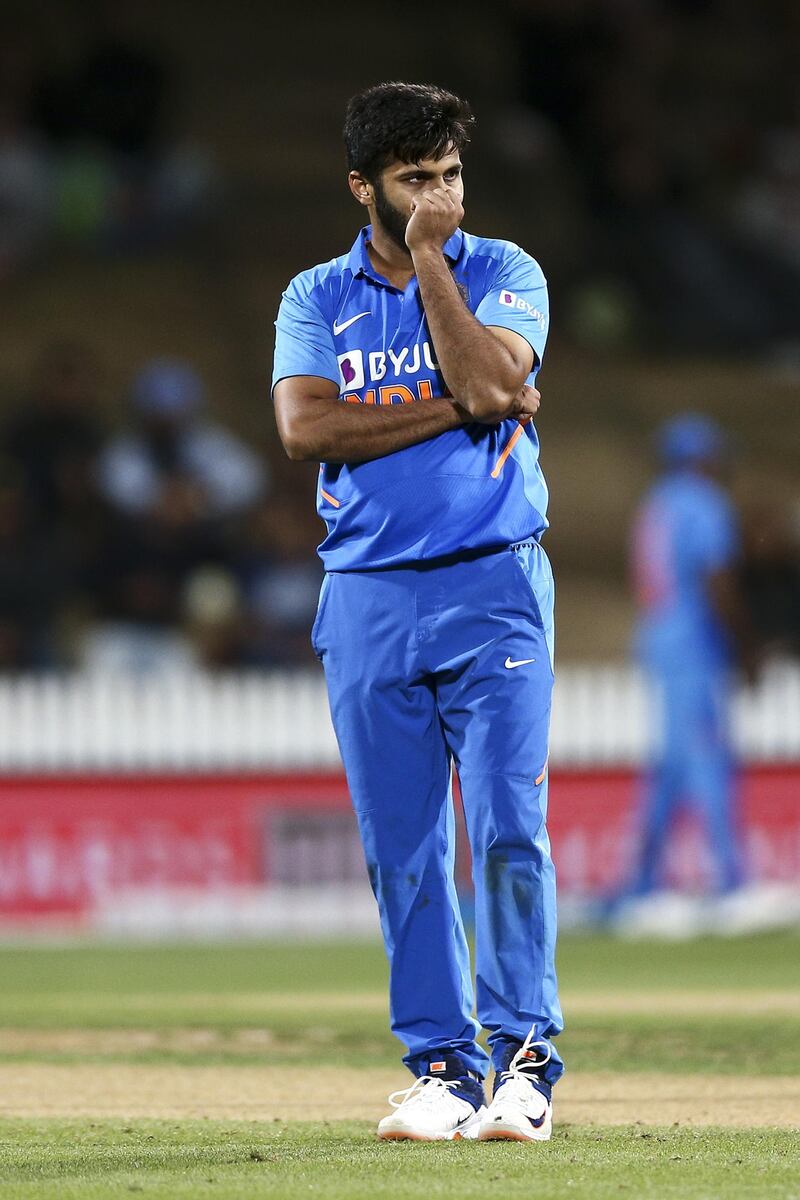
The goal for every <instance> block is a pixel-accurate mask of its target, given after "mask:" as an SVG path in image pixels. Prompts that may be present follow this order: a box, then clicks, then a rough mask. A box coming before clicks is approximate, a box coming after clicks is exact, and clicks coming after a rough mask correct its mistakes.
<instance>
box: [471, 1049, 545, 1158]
mask: <svg viewBox="0 0 800 1200" xmlns="http://www.w3.org/2000/svg"><path fill="white" fill-rule="evenodd" d="M537 1045H538V1046H543V1047H544V1048H545V1050H546V1057H545V1058H543V1059H542V1058H538V1059H537V1056H536V1051H535V1050H534V1046H537ZM549 1058H550V1047H549V1046H548V1045H547V1043H546V1042H536V1041H534V1040H533V1039H532V1038H531V1037H528V1038H527V1039H526V1040H525V1042H524V1043H523V1045H522V1046H520V1048H519V1050H518V1051H517V1053H516V1054H515V1055H514V1057H513V1058H512V1060H511V1062H510V1063H509V1066H508V1070H507V1071H503V1072H502V1073H501V1075H500V1079H499V1081H498V1083H497V1084H496V1090H495V1093H494V1099H493V1100H492V1102H491V1104H490V1105H489V1107H488V1109H487V1110H486V1115H485V1116H484V1118H483V1121H482V1122H481V1127H480V1130H479V1131H478V1137H479V1139H480V1141H482V1142H494V1141H510V1142H547V1141H549V1140H550V1134H551V1133H552V1132H553V1104H552V1101H550V1100H548V1099H547V1097H546V1096H543V1095H542V1093H541V1092H540V1091H539V1090H538V1088H536V1087H535V1086H534V1084H533V1081H532V1079H531V1071H532V1068H534V1067H536V1068H539V1067H543V1066H544V1064H545V1063H546V1062H547V1061H548V1059H549Z"/></svg>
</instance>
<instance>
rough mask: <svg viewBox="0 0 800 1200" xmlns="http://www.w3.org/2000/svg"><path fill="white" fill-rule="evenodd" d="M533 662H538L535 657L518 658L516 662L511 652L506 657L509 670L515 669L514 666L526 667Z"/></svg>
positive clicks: (506, 665)
mask: <svg viewBox="0 0 800 1200" xmlns="http://www.w3.org/2000/svg"><path fill="white" fill-rule="evenodd" d="M532 662H536V659H535V658H518V659H517V661H516V662H514V661H513V660H512V658H511V655H510V654H509V656H508V658H507V659H506V661H505V663H504V666H505V668H506V670H507V671H513V670H514V667H524V666H526V665H527V664H528V663H532Z"/></svg>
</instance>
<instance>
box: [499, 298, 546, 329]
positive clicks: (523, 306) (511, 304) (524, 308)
mask: <svg viewBox="0 0 800 1200" xmlns="http://www.w3.org/2000/svg"><path fill="white" fill-rule="evenodd" d="M499 300H500V303H501V304H504V305H505V307H506V308H518V309H519V310H520V312H525V313H527V314H528V316H529V317H533V319H534V321H535V322H536V324H537V325H538V326H539V328H540V329H542V330H543V329H544V327H545V325H546V324H547V318H546V317H545V315H544V313H543V312H540V311H539V309H538V308H535V307H534V306H533V305H532V304H528V301H527V300H523V298H522V296H518V295H517V294H516V293H515V292H501V293H500V297H499Z"/></svg>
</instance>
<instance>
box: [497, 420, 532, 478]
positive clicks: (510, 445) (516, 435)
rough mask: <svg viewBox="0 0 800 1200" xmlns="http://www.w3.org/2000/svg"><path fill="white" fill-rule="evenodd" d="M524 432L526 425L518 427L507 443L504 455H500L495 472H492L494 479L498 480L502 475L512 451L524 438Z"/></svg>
mask: <svg viewBox="0 0 800 1200" xmlns="http://www.w3.org/2000/svg"><path fill="white" fill-rule="evenodd" d="M524 431H525V426H524V425H518V426H517V428H516V429H515V430H514V432H513V433H512V435H511V437H510V438H509V439H508V441H507V442H506V445H505V449H504V450H503V453H502V454H501V455H500V457H499V458H498V460H497V462H496V463H495V465H494V470H493V471H492V479H497V476H498V475H499V474H500V472H501V471H502V469H503V466H504V464H505V461H506V459H507V458H508V456H509V454H510V453H511V451H512V450H513V449H514V447H515V446H516V444H517V442H518V441H519V439H520V438H521V437H522V434H523V433H524Z"/></svg>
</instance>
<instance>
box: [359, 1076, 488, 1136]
mask: <svg viewBox="0 0 800 1200" xmlns="http://www.w3.org/2000/svg"><path fill="white" fill-rule="evenodd" d="M470 1082H474V1081H472V1080H470ZM462 1084H463V1080H459V1079H437V1078H435V1077H434V1076H432V1075H423V1076H421V1077H420V1078H419V1079H415V1080H414V1082H413V1083H412V1085H411V1087H408V1088H404V1089H403V1090H402V1091H400V1092H393V1093H392V1094H391V1096H390V1097H389V1103H390V1104H391V1105H392V1107H393V1108H394V1110H395V1111H394V1112H393V1113H389V1116H388V1117H384V1118H383V1120H382V1121H381V1122H380V1123H379V1125H378V1137H379V1138H382V1139H383V1140H384V1141H411V1142H451V1141H457V1140H458V1139H459V1138H477V1136H478V1130H479V1129H480V1127H481V1121H482V1120H483V1118H484V1115H485V1113H486V1105H485V1104H482V1105H481V1106H480V1108H479V1109H476V1108H475V1106H474V1105H472V1104H470V1102H469V1101H468V1100H462V1099H461V1097H460V1096H454V1095H453V1091H454V1089H456V1088H459V1087H460V1086H462Z"/></svg>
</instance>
